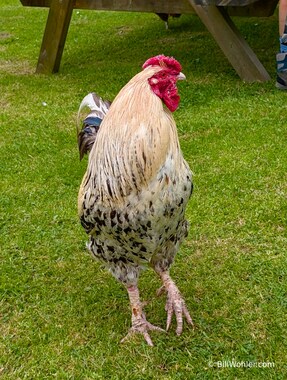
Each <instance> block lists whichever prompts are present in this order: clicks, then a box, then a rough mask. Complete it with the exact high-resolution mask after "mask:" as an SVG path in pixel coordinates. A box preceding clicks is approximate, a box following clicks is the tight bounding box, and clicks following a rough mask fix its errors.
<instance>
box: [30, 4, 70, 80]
mask: <svg viewBox="0 0 287 380" xmlns="http://www.w3.org/2000/svg"><path fill="white" fill-rule="evenodd" d="M73 6H74V0H51V5H50V10H49V14H48V19H47V23H46V28H45V32H44V36H43V40H42V46H41V50H40V55H39V59H38V64H37V69H36V72H37V73H40V74H50V73H56V72H58V71H59V67H60V62H61V58H62V53H63V49H64V46H65V41H66V36H67V33H68V29H69V25H70V21H71V17H72V12H73Z"/></svg>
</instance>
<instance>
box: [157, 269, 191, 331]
mask: <svg viewBox="0 0 287 380" xmlns="http://www.w3.org/2000/svg"><path fill="white" fill-rule="evenodd" d="M161 277H162V279H163V282H164V285H163V286H162V287H161V288H160V289H159V290H158V292H157V294H158V295H160V294H162V293H163V292H164V291H166V292H167V300H166V305H165V310H166V312H167V320H166V331H168V330H169V328H170V325H171V320H172V316H173V315H174V314H175V318H176V323H177V327H176V334H177V335H181V333H182V329H183V317H185V319H186V321H187V323H188V324H190V325H192V326H193V327H194V324H193V321H192V318H191V316H190V314H189V311H188V310H187V307H186V304H185V301H184V299H183V297H182V295H181V294H180V291H179V290H178V288H177V286H176V285H175V283H174V282H173V281H172V279H171V278H170V277H169V275H167V274H166V273H165V275H163V276H161Z"/></svg>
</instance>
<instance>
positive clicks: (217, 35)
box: [189, 0, 270, 82]
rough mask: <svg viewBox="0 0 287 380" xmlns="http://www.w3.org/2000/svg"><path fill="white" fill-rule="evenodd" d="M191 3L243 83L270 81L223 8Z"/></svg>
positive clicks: (192, 0)
mask: <svg viewBox="0 0 287 380" xmlns="http://www.w3.org/2000/svg"><path fill="white" fill-rule="evenodd" d="M189 2H190V4H191V5H192V7H193V8H194V10H195V12H196V13H197V15H198V16H199V17H200V19H201V20H202V22H203V23H204V24H205V26H206V28H207V29H208V30H209V32H210V33H211V35H212V36H213V38H214V39H215V40H216V42H217V43H218V45H219V47H220V48H221V50H222V51H223V53H224V54H225V56H226V57H227V59H228V60H229V62H230V63H231V65H232V66H233V67H234V69H235V70H236V72H237V74H238V75H239V76H240V78H241V79H242V80H243V81H245V82H255V81H260V82H264V81H267V80H270V76H269V74H268V72H267V71H266V69H265V68H264V66H263V65H262V63H261V62H260V61H259V59H258V58H257V56H256V54H255V53H254V51H253V50H252V49H251V48H250V46H249V45H248V44H247V42H246V41H245V40H244V38H243V37H242V35H241V34H240V32H239V30H238V29H237V28H236V26H235V25H234V23H233V21H232V20H231V18H230V17H229V15H228V13H227V12H226V10H225V9H224V8H223V7H216V6H215V5H204V6H202V5H196V1H194V0H189Z"/></svg>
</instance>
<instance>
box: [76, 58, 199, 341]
mask: <svg viewBox="0 0 287 380" xmlns="http://www.w3.org/2000/svg"><path fill="white" fill-rule="evenodd" d="M181 79H185V76H184V74H183V73H182V72H181V65H180V64H179V62H178V61H176V60H175V59H174V58H172V57H166V56H164V55H158V56H156V57H152V58H150V59H148V60H147V61H146V62H145V63H144V65H143V70H142V71H141V72H140V73H138V74H137V75H135V76H134V77H133V78H132V79H131V80H130V81H129V82H128V83H127V84H126V85H125V86H124V87H123V88H122V89H121V91H120V92H119V94H118V95H117V96H116V98H115V99H114V101H113V102H112V103H110V102H107V101H104V100H103V99H101V98H100V97H98V96H97V95H96V94H94V93H92V94H89V95H87V96H86V97H85V98H84V99H83V101H82V103H81V105H80V109H79V112H81V111H82V109H83V108H84V107H85V106H88V107H89V109H90V111H91V112H90V114H89V115H88V116H87V118H86V119H85V120H84V123H83V128H82V130H81V131H80V133H79V135H78V143H79V149H80V157H82V156H83V154H84V153H86V152H89V160H88V167H87V171H86V173H85V175H84V178H83V180H82V183H81V187H80V191H79V197H78V210H79V217H80V221H81V224H82V226H83V227H84V229H85V231H86V232H87V234H88V235H89V237H90V238H89V243H88V244H87V246H88V249H89V250H90V251H91V253H92V255H93V256H95V257H96V258H97V259H99V260H100V261H101V262H102V263H104V264H105V266H106V268H107V269H108V270H109V271H110V272H111V273H112V275H113V276H114V277H115V278H116V279H117V280H118V281H119V282H120V283H122V284H123V285H124V286H125V287H126V289H127V292H128V296H129V301H130V307H131V314H132V318H131V323H132V325H131V328H130V330H129V332H128V334H127V336H126V337H125V338H123V339H122V342H123V341H125V340H126V339H127V338H128V337H130V336H131V335H132V334H135V333H138V334H142V335H143V337H144V339H145V340H146V342H147V343H148V344H149V345H150V346H152V345H153V342H152V340H151V337H150V334H149V332H150V331H153V330H156V331H164V330H163V329H161V328H160V327H157V326H154V325H152V324H151V323H150V322H148V321H147V319H146V316H145V314H144V311H143V304H142V303H141V301H140V296H139V290H138V285H137V284H138V279H139V275H140V273H141V271H142V270H143V269H145V268H146V267H151V268H152V269H153V270H154V271H155V272H156V273H157V274H158V276H159V277H160V279H161V280H162V287H161V288H160V290H159V293H162V292H163V291H165V292H166V293H167V301H166V311H167V322H166V330H169V328H170V325H171V321H172V316H173V315H175V317H176V322H177V327H176V333H177V334H178V335H180V334H181V333H182V330H183V318H184V317H185V319H186V321H187V323H188V324H191V325H193V322H192V318H191V316H190V314H189V312H188V310H187V307H186V304H185V301H184V299H183V297H182V295H181V293H180V291H179V290H178V288H177V286H176V284H175V283H174V281H173V280H172V278H171V277H170V274H169V269H170V266H171V264H172V263H173V261H174V257H175V255H176V252H177V250H178V248H179V246H180V244H181V242H182V241H183V240H184V238H185V237H186V236H187V232H188V223H187V221H186V220H185V217H184V213H185V208H186V205H187V202H188V200H189V197H190V195H191V193H192V187H193V186H192V173H191V171H190V168H189V166H188V164H187V163H186V161H185V160H184V158H183V156H182V153H181V150H180V147H179V141H178V135H177V130H176V124H175V121H174V118H173V116H172V112H174V111H175V110H176V109H177V107H178V105H179V100H180V97H179V95H178V90H177V86H176V83H177V80H181Z"/></svg>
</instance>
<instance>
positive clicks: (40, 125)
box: [0, 0, 287, 380]
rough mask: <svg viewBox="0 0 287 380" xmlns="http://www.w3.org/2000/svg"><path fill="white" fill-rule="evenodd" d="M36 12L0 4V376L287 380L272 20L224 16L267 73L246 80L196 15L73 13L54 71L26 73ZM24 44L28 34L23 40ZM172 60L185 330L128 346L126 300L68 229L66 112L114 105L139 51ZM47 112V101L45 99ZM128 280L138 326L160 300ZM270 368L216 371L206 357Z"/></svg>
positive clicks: (71, 194)
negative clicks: (187, 180) (186, 178)
mask: <svg viewBox="0 0 287 380" xmlns="http://www.w3.org/2000/svg"><path fill="white" fill-rule="evenodd" d="M46 17H47V10H46V9H36V8H33V9H32V8H24V7H22V6H21V4H20V2H18V1H16V0H5V1H4V0H0V19H1V31H0V42H1V45H0V53H1V58H0V76H1V77H0V80H1V98H0V106H1V131H0V152H1V153H0V154H1V166H0V181H1V198H0V202H1V214H0V226H1V234H0V246H1V272H0V276H1V279H0V295H1V299H0V317H1V325H0V377H1V379H3V380H8V379H9V380H16V379H21V380H24V379H29V380H30V379H57V380H58V379H60V380H61V379H76V380H88V379H120V380H122V379H132V380H134V379H164V380H167V379H170V380H173V379H200V380H201V379H259V378H260V379H285V378H286V370H287V368H286V367H287V354H286V352H287V347H286V328H287V323H286V311H287V310H286V309H287V307H286V306H287V290H286V276H287V263H286V217H287V206H286V192H287V180H286V171H287V158H286V143H287V131H286V104H287V98H286V94H285V93H282V92H280V91H278V90H276V89H275V88H274V81H275V53H276V49H277V46H278V42H277V29H278V27H277V16H276V15H275V16H273V17H270V18H268V19H235V22H236V24H237V26H238V27H239V29H240V30H241V31H242V33H243V35H244V36H245V38H246V39H247V40H248V42H249V43H250V45H251V46H252V48H253V49H254V50H255V52H256V53H257V54H258V56H259V58H260V59H261V60H262V62H263V63H264V65H265V67H266V68H267V70H268V71H269V72H270V74H271V75H272V81H270V82H268V83H263V84H262V83H254V84H245V83H243V82H242V81H240V79H239V78H238V76H237V75H236V73H235V72H234V70H233V69H232V67H231V66H230V65H229V63H228V62H227V60H226V59H225V58H224V56H223V54H222V53H221V51H220V50H219V48H218V47H217V45H216V44H215V42H214V41H213V39H212V38H211V36H210V35H209V34H208V32H207V31H206V30H205V28H204V26H203V25H202V23H201V22H200V20H199V19H198V18H196V17H195V16H182V17H181V18H180V19H176V20H173V21H171V26H170V30H168V31H166V30H165V28H164V24H163V23H162V22H161V21H160V20H159V19H158V18H157V17H156V16H155V15H153V14H136V13H113V12H111V13H104V12H91V11H79V12H76V11H75V12H74V14H73V19H72V23H71V26H70V30H69V33H68V38H67V42H66V46H65V50H64V54H63V59H62V64H61V69H60V73H59V74H56V75H52V76H42V75H35V74H34V70H35V66H36V63H37V58H38V53H39V49H40V44H41V38H42V35H43V30H44V26H45V21H46ZM35 34H36V36H35ZM159 53H164V54H168V55H174V56H175V57H176V58H177V59H178V60H179V61H180V62H181V63H182V66H183V71H184V73H185V74H186V76H187V78H188V80H187V81H185V82H184V83H183V82H182V83H180V84H179V90H180V93H181V99H182V100H181V105H180V108H179V110H178V111H177V112H176V113H175V119H176V121H177V125H178V130H179V136H180V142H181V146H182V150H183V153H184V156H185V157H186V159H187V160H188V162H189V163H190V166H191V168H192V170H193V172H194V183H195V191H194V195H193V197H192V199H191V201H190V203H189V206H188V211H187V217H188V219H189V220H190V223H191V228H190V234H189V238H188V239H187V240H186V242H185V243H184V245H183V246H182V248H181V250H180V252H179V253H178V256H177V259H176V263H175V265H174V266H173V268H172V275H173V276H174V278H175V279H176V280H177V283H178V285H179V287H180V289H181V290H182V293H183V294H184V296H185V298H186V301H187V303H188V306H189V309H190V312H191V314H192V316H193V319H194V321H195V323H196V329H195V330H194V331H192V330H191V329H188V328H185V331H184V333H183V335H182V337H180V338H179V337H177V336H176V334H175V332H174V324H173V329H172V331H170V332H169V333H168V334H160V333H154V334H152V338H153V340H154V343H155V347H154V348H150V347H148V346H147V345H146V344H145V343H144V342H143V340H142V339H140V338H135V339H134V340H132V341H130V342H129V343H126V344H123V345H120V344H119V341H120V339H121V338H122V337H123V336H124V335H125V334H126V332H127V329H128V327H129V325H130V312H129V307H128V299H127V295H126V292H125V290H124V289H123V288H122V287H121V286H120V285H119V284H118V283H116V281H115V280H114V279H113V278H112V277H111V276H110V275H109V274H108V273H107V272H106V271H105V270H103V269H102V268H101V266H100V265H99V264H98V263H97V262H94V261H93V260H92V259H91V258H90V256H89V255H88V253H87V252H86V249H85V241H86V236H85V233H84V231H83V230H82V228H81V226H80V225H79V223H78V219H77V209H76V204H77V191H78V188H79V185H80V181H81V178H82V176H83V174H84V171H85V167H86V161H83V162H79V158H78V151H77V144H76V128H75V123H76V114H77V109H78V105H79V103H80V101H81V99H82V97H83V96H84V95H85V94H87V93H88V92H90V91H92V90H95V91H97V92H98V93H99V94H101V95H102V96H103V97H107V98H111V99H113V97H114V96H115V95H116V94H117V92H118V91H119V90H120V88H121V87H122V86H123V85H124V84H125V83H126V82H127V81H128V80H129V79H130V78H131V76H133V75H134V74H135V73H136V72H138V71H139V69H140V67H141V64H142V63H143V62H144V61H145V59H147V58H148V57H150V56H152V55H155V54H159ZM44 104H46V106H45V105H44ZM158 286H159V282H158V279H156V278H155V276H154V274H153V273H151V272H149V271H147V272H145V273H144V274H143V276H142V277H141V280H140V288H141V291H142V297H143V299H145V300H149V301H150V302H149V304H148V306H147V307H146V312H147V315H148V318H149V320H150V322H152V323H155V324H157V325H160V326H162V327H164V325H165V319H166V316H165V311H164V299H163V298H160V299H157V298H156V296H155V291H156V289H157V287H158ZM232 360H234V361H236V362H241V361H244V362H255V363H260V362H272V363H274V364H275V367H274V368H255V367H253V368H243V367H241V368H221V367H220V365H219V366H218V365H217V364H214V365H213V364H212V363H216V362H217V361H222V362H223V361H232Z"/></svg>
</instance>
